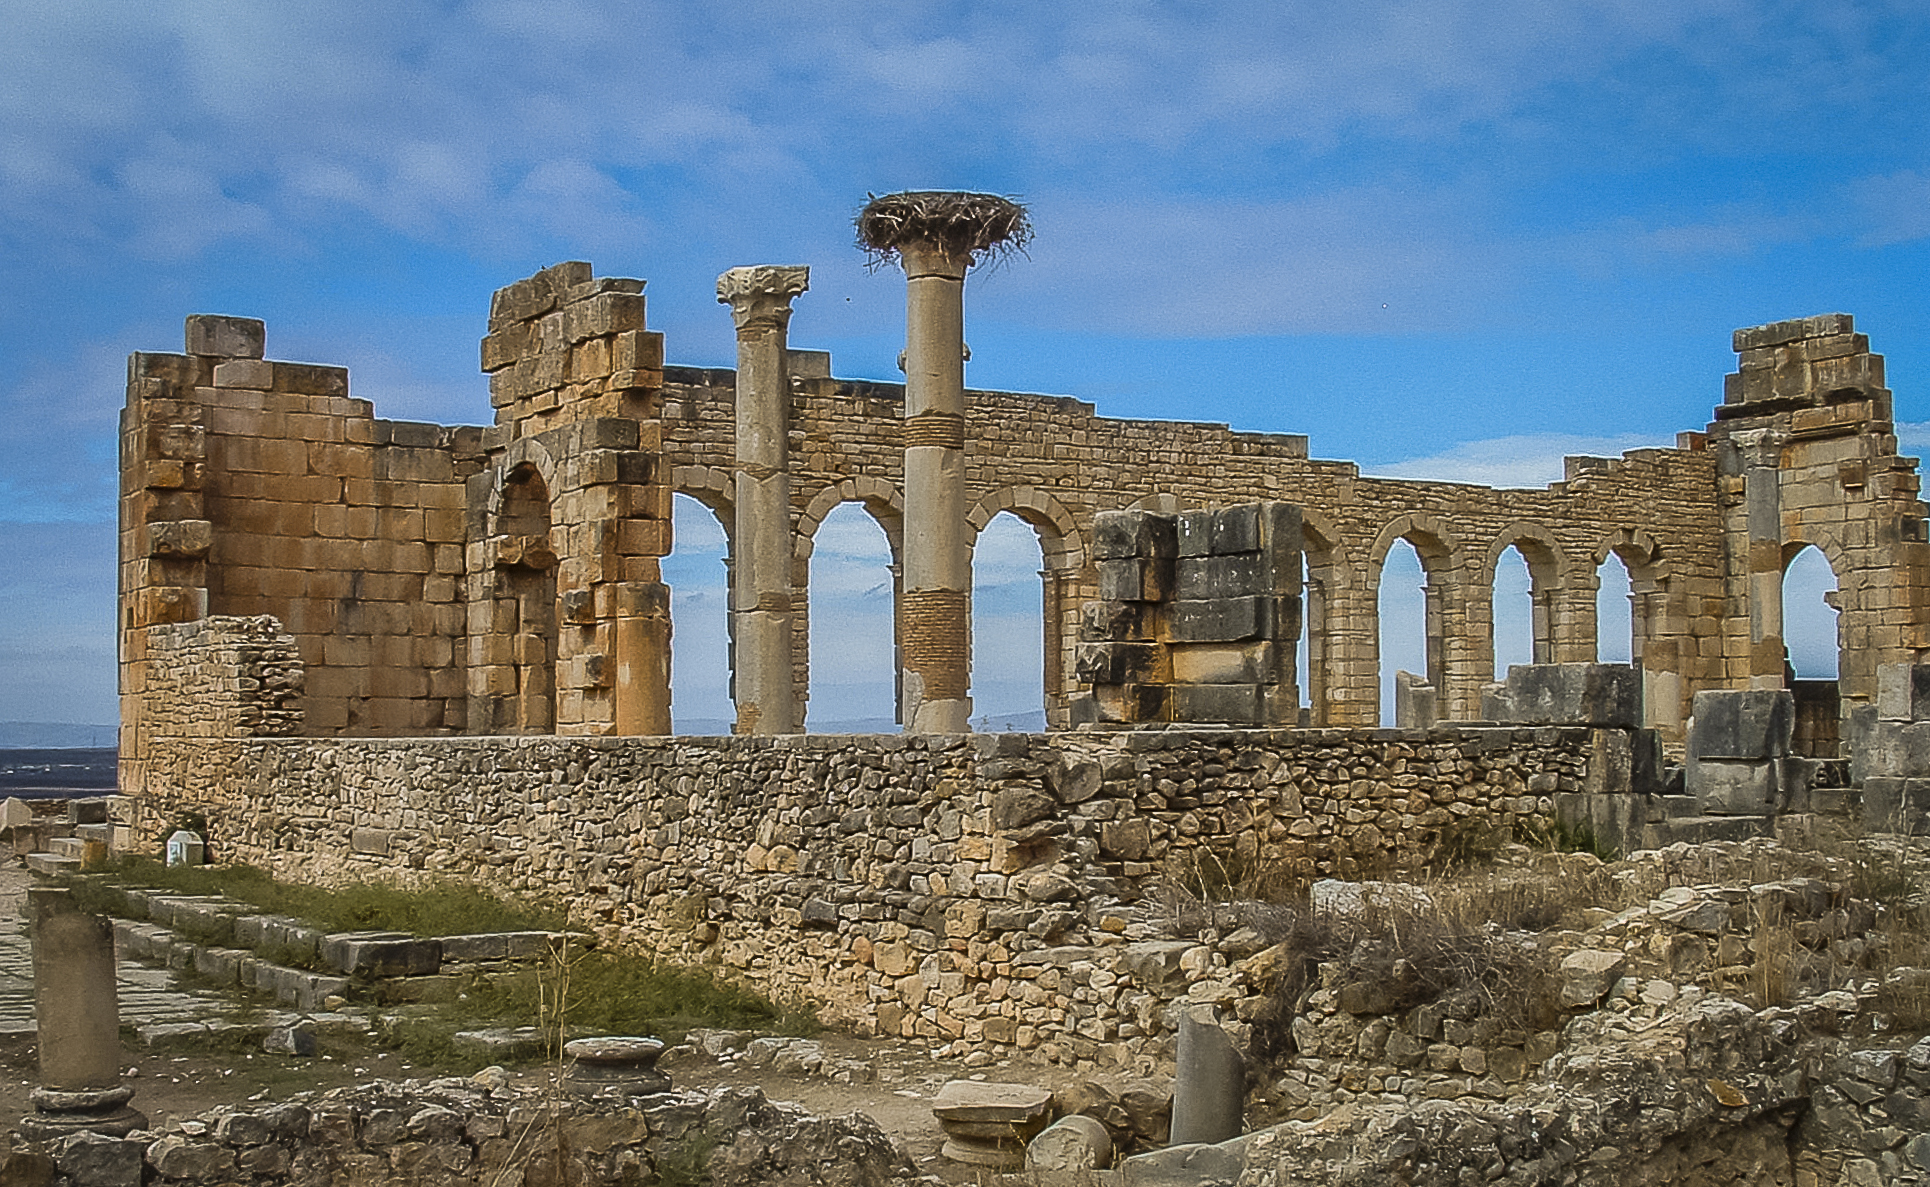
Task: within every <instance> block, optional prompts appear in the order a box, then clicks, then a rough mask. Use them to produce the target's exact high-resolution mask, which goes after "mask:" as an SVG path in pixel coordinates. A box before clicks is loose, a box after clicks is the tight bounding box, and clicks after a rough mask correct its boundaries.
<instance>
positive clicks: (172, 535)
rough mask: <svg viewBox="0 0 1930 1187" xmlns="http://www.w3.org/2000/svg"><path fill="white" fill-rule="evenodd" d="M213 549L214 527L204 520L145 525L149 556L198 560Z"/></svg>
mask: <svg viewBox="0 0 1930 1187" xmlns="http://www.w3.org/2000/svg"><path fill="white" fill-rule="evenodd" d="M212 547H214V525H213V524H212V523H210V522H208V521H207V520H205V519H172V520H163V521H161V522H159V523H150V524H148V525H147V551H148V555H149V556H158V557H165V558H167V559H170V560H199V559H201V558H202V557H205V556H207V555H208V550H209V549H210V548H212Z"/></svg>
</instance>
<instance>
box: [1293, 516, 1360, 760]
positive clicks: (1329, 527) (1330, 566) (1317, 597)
mask: <svg viewBox="0 0 1930 1187" xmlns="http://www.w3.org/2000/svg"><path fill="white" fill-rule="evenodd" d="M1300 535H1301V546H1302V554H1303V556H1304V557H1305V563H1306V570H1307V571H1306V586H1305V588H1304V589H1303V590H1302V591H1301V593H1302V599H1303V601H1302V613H1301V616H1300V617H1301V637H1300V655H1299V657H1298V658H1299V661H1300V663H1299V667H1300V683H1301V689H1302V694H1303V696H1304V697H1305V699H1306V704H1307V719H1308V723H1309V724H1311V725H1315V726H1326V725H1333V724H1335V721H1334V695H1333V694H1334V676H1335V673H1334V669H1333V662H1332V657H1333V656H1334V655H1335V654H1337V649H1336V646H1335V644H1336V643H1337V641H1338V639H1339V632H1338V629H1337V627H1336V625H1335V623H1334V619H1333V611H1334V608H1335V603H1336V599H1338V598H1342V597H1344V596H1345V591H1346V590H1348V589H1350V588H1351V587H1352V585H1353V573H1352V570H1351V567H1350V566H1349V565H1348V564H1347V560H1346V557H1345V555H1344V554H1343V553H1342V552H1341V550H1340V540H1341V535H1340V532H1339V530H1338V529H1337V528H1335V527H1334V524H1333V521H1332V520H1330V519H1328V518H1327V516H1326V515H1324V514H1322V513H1321V512H1319V511H1314V510H1311V509H1309V508H1306V507H1302V508H1301V509H1300Z"/></svg>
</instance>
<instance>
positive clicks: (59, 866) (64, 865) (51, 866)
mask: <svg viewBox="0 0 1930 1187" xmlns="http://www.w3.org/2000/svg"><path fill="white" fill-rule="evenodd" d="M27 868H28V869H30V870H32V871H33V872H34V873H36V874H46V875H47V876H48V877H52V878H58V877H60V876H61V875H62V874H78V873H80V858H78V857H63V856H61V855H60V854H56V853H29V854H28V855H27Z"/></svg>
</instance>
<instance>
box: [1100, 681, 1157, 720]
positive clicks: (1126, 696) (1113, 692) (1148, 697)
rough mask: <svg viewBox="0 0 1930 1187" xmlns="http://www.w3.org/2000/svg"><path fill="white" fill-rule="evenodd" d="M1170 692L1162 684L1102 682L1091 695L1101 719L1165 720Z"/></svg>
mask: <svg viewBox="0 0 1930 1187" xmlns="http://www.w3.org/2000/svg"><path fill="white" fill-rule="evenodd" d="M1169 692H1170V689H1169V688H1168V686H1166V685H1164V684H1101V685H1097V686H1095V687H1094V688H1093V690H1092V697H1093V703H1094V704H1096V705H1097V706H1098V707H1099V720H1101V721H1111V722H1135V721H1165V720H1166V719H1167V717H1166V713H1167V696H1168V694H1169Z"/></svg>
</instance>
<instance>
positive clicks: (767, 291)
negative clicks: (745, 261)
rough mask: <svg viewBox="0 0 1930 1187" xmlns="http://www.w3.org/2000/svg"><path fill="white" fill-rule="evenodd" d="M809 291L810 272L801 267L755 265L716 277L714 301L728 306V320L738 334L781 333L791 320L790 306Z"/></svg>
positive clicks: (734, 269) (799, 265) (798, 265)
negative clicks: (768, 329)
mask: <svg viewBox="0 0 1930 1187" xmlns="http://www.w3.org/2000/svg"><path fill="white" fill-rule="evenodd" d="M810 287H811V269H809V268H807V267H805V266H804V265H802V264H795V265H786V264H755V265H752V266H750V267H746V268H732V269H731V270H730V271H728V272H726V273H724V274H723V275H722V276H719V277H718V278H717V300H718V302H719V303H720V304H724V305H728V306H730V314H731V319H732V320H733V321H735V322H736V323H737V328H738V329H740V330H743V329H748V328H750V327H752V326H775V327H777V328H779V329H782V328H783V327H784V326H785V325H787V324H789V322H790V320H791V302H792V301H793V300H794V299H796V297H797V295H798V294H799V293H802V292H803V291H804V290H806V289H808V288H810Z"/></svg>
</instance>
